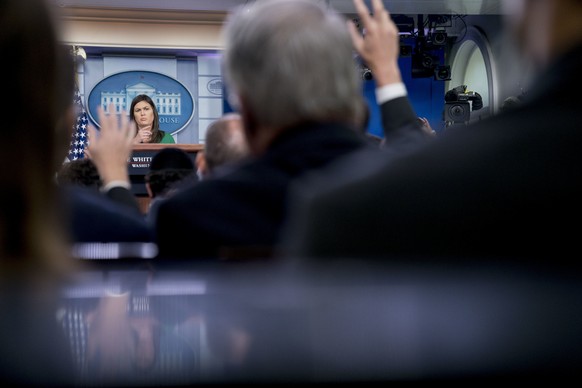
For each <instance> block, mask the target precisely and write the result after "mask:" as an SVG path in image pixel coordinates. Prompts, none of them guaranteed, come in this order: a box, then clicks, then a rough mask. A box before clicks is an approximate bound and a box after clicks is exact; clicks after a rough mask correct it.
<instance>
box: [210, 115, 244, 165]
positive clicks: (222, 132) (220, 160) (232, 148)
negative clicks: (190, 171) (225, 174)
mask: <svg viewBox="0 0 582 388" xmlns="http://www.w3.org/2000/svg"><path fill="white" fill-rule="evenodd" d="M248 153H249V150H248V146H247V141H246V138H245V135H244V130H243V124H242V119H241V117H240V115H239V114H237V113H227V114H225V115H224V116H222V117H221V118H219V119H217V120H216V121H214V122H213V123H212V124H210V126H209V127H208V129H207V130H206V141H205V145H204V156H205V159H206V167H207V170H208V173H209V174H211V173H213V172H214V171H215V170H216V168H218V167H220V166H224V165H230V164H233V163H235V162H238V161H239V160H241V159H242V158H244V157H246V156H247V155H248Z"/></svg>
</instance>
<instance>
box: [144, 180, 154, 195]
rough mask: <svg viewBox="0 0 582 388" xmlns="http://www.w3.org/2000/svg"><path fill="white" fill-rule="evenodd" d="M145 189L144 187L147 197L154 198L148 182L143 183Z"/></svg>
mask: <svg viewBox="0 0 582 388" xmlns="http://www.w3.org/2000/svg"><path fill="white" fill-rule="evenodd" d="M145 187H146V190H147V192H148V197H150V198H153V197H154V193H153V192H152V188H151V187H150V183H149V182H146V183H145Z"/></svg>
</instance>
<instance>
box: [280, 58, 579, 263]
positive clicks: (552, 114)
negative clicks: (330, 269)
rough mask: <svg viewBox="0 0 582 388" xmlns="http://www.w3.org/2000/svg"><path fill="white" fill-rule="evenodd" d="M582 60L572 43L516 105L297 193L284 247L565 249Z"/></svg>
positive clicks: (572, 211)
mask: <svg viewBox="0 0 582 388" xmlns="http://www.w3.org/2000/svg"><path fill="white" fill-rule="evenodd" d="M581 68H582V48H579V49H577V50H575V51H573V52H571V53H569V54H568V55H566V56H564V57H563V58H562V59H561V60H559V61H557V62H556V63H554V65H553V66H552V67H551V68H549V69H548V71H547V72H546V73H545V74H541V75H540V76H539V77H538V82H537V85H536V87H535V89H534V90H532V91H531V92H530V93H529V95H530V100H529V101H528V102H526V103H524V104H523V105H522V106H521V107H518V108H515V109H513V110H512V111H509V112H504V113H502V114H499V115H497V116H494V117H491V118H490V119H488V120H484V121H482V122H480V123H478V124H472V125H470V126H467V127H464V128H459V129H454V130H450V131H447V132H445V133H444V134H443V135H441V136H439V137H438V138H436V139H435V140H434V141H431V142H430V144H425V145H424V146H422V147H420V149H417V150H415V151H414V152H410V153H407V154H405V156H403V157H398V158H392V157H389V158H386V157H374V158H370V159H369V160H368V161H367V162H368V164H367V165H362V166H359V167H358V169H354V173H353V175H354V177H351V176H349V175H350V173H348V172H346V171H343V172H342V174H340V175H342V176H343V180H342V181H341V182H337V181H336V183H335V184H329V182H328V184H327V185H326V187H318V188H314V189H313V190H305V191H303V192H299V193H296V194H297V196H296V197H294V199H293V203H294V205H293V206H294V211H293V215H296V217H295V218H294V219H293V220H292V221H291V222H290V224H289V226H288V231H287V233H286V236H285V241H286V243H285V246H286V251H287V252H288V253H289V254H291V255H294V256H318V257H346V256H350V257H375V258H377V257H381V258H385V257H389V256H391V257H395V256H398V255H405V256H410V255H415V256H416V255H417V256H427V255H428V256H433V257H434V256H435V255H442V256H448V257H468V256H477V257H495V258H508V257H509V258H518V259H521V258H523V257H527V258H528V259H533V258H537V259H541V260H555V261H559V260H567V259H568V258H569V257H570V253H569V252H576V251H578V250H579V246H578V241H579V236H578V235H577V234H578V232H579V229H578V228H577V227H575V224H576V222H578V220H580V219H581V217H582V211H581V209H582V205H581V204H582V202H581V199H582V151H581V147H582V126H581V123H582V111H581V110H580V102H579V101H580V90H582V77H580V69H581ZM362 169H363V170H365V171H368V172H367V173H365V174H364V173H362V172H361V171H362ZM356 170H359V171H356ZM568 220H571V221H572V222H573V224H571V223H570V222H568Z"/></svg>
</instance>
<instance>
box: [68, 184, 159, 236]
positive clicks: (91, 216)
mask: <svg viewBox="0 0 582 388" xmlns="http://www.w3.org/2000/svg"><path fill="white" fill-rule="evenodd" d="M120 190H125V189H120ZM126 191H127V190H126ZM128 193H129V191H128ZM129 194H131V193H129ZM63 200H64V206H65V211H66V214H67V216H68V217H69V220H70V232H71V236H72V240H73V242H152V241H153V240H154V238H153V230H152V229H151V228H150V227H149V226H148V225H147V223H146V221H145V218H144V217H143V216H142V215H140V214H138V212H137V211H136V210H135V208H133V207H132V206H128V205H126V204H123V203H118V202H116V201H114V200H112V199H111V198H109V197H107V196H106V195H104V194H102V193H100V192H98V191H95V190H92V189H86V188H82V187H67V188H65V189H64V190H63Z"/></svg>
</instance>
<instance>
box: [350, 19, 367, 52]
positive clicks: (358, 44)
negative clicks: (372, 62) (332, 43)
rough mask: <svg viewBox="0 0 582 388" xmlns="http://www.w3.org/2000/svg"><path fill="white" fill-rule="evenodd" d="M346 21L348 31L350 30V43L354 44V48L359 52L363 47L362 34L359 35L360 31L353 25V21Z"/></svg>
mask: <svg viewBox="0 0 582 388" xmlns="http://www.w3.org/2000/svg"><path fill="white" fill-rule="evenodd" d="M347 23H348V31H349V32H350V36H351V37H352V44H353V45H354V49H355V50H356V51H357V52H358V53H360V54H361V53H362V51H363V49H364V38H362V35H360V32H359V31H358V29H357V28H356V26H355V25H354V22H352V21H351V20H348V22H347Z"/></svg>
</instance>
